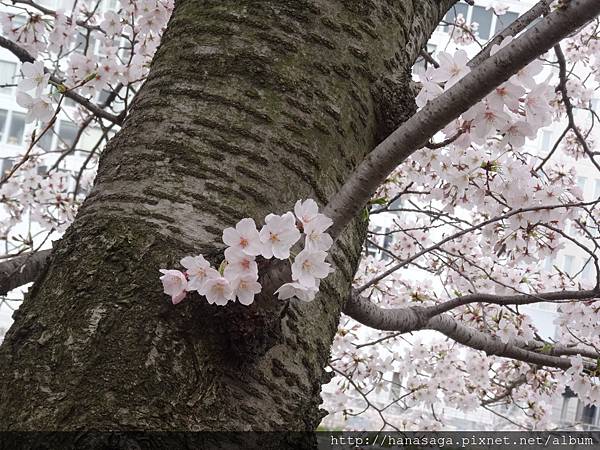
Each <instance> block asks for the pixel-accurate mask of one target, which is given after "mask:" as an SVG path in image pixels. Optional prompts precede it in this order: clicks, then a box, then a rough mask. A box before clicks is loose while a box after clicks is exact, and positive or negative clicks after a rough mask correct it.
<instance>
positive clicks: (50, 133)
mask: <svg viewBox="0 0 600 450" xmlns="http://www.w3.org/2000/svg"><path fill="white" fill-rule="evenodd" d="M53 138H54V129H53V128H50V129H49V130H46V132H45V133H44V134H43V135H42V137H41V138H40V140H39V141H38V143H37V145H38V147H41V148H43V149H44V150H46V151H47V152H48V151H50V150H52V148H53V147H52V141H53V140H54V139H53Z"/></svg>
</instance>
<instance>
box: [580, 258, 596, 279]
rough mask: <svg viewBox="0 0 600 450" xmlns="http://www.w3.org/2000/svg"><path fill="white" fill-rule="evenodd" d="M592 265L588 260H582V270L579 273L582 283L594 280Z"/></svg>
mask: <svg viewBox="0 0 600 450" xmlns="http://www.w3.org/2000/svg"><path fill="white" fill-rule="evenodd" d="M594 272H595V270H594V264H593V263H592V261H591V260H590V259H584V260H583V270H582V272H581V278H582V279H583V280H584V281H591V280H592V279H593V278H594Z"/></svg>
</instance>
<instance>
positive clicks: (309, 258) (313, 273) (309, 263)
mask: <svg viewBox="0 0 600 450" xmlns="http://www.w3.org/2000/svg"><path fill="white" fill-rule="evenodd" d="M332 224H333V222H332V220H331V219H330V218H329V217H327V216H325V215H324V214H321V213H319V207H318V205H317V203H316V202H315V201H314V200H312V199H308V200H305V201H301V200H298V202H296V205H295V207H294V212H293V213H292V212H291V211H288V212H286V213H284V214H282V215H276V214H269V215H267V216H266V217H265V225H263V227H262V228H261V229H260V231H259V230H258V229H257V227H256V223H255V222H254V219H251V218H245V219H242V220H240V221H239V222H238V223H237V224H236V226H235V228H233V227H232V228H226V229H225V230H223V243H224V244H225V245H226V246H227V247H226V249H225V252H224V255H225V259H224V261H223V262H222V263H221V265H220V267H219V269H218V270H217V269H215V268H213V267H211V265H210V263H209V262H208V261H207V260H206V259H205V258H204V256H202V255H198V256H186V257H185V258H183V259H182V260H181V265H182V266H183V267H185V269H186V271H185V272H182V271H179V270H165V269H161V270H160V272H161V273H162V274H163V276H161V277H160V279H161V281H162V284H163V288H164V292H165V294H168V295H170V296H171V301H172V302H173V304H177V303H179V302H181V301H182V300H183V299H184V298H185V297H186V296H187V293H188V292H191V291H196V292H198V294H200V295H202V296H204V297H206V300H207V302H208V303H209V304H216V305H220V306H224V305H226V304H227V303H228V302H229V301H235V300H237V301H239V302H240V303H241V304H242V305H250V304H251V303H253V302H254V297H255V295H256V294H258V293H260V292H261V290H262V286H261V284H260V283H259V282H258V278H259V273H258V272H259V271H258V264H257V261H256V258H257V257H260V258H262V259H263V260H269V259H272V258H275V259H278V260H287V259H291V256H292V251H293V249H292V248H293V246H294V245H295V244H296V243H297V242H298V241H299V240H300V238H301V236H302V234H304V246H303V248H302V250H301V251H299V253H298V254H296V255H295V256H294V260H293V262H292V264H291V271H292V281H291V282H290V283H285V284H283V285H282V286H281V287H279V289H278V290H277V291H276V294H278V298H279V299H281V300H286V299H290V298H292V297H295V298H297V299H299V300H302V301H305V302H310V301H312V300H314V298H315V296H316V294H317V292H318V291H319V285H320V282H321V280H322V279H324V278H325V277H327V276H328V275H329V274H330V273H331V272H333V269H332V267H331V265H330V264H329V263H327V262H326V261H325V260H326V258H327V256H328V253H327V252H328V250H329V249H330V248H331V246H332V245H333V239H332V238H331V236H330V235H329V234H328V233H327V232H326V231H327V229H328V228H329V227H330V226H331V225H332Z"/></svg>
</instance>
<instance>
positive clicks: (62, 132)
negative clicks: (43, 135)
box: [58, 120, 77, 148]
mask: <svg viewBox="0 0 600 450" xmlns="http://www.w3.org/2000/svg"><path fill="white" fill-rule="evenodd" d="M75 136H77V127H76V126H75V124H74V123H72V122H67V121H65V120H61V121H60V128H59V129H58V146H59V147H62V148H69V147H71V145H73V142H74V141H75Z"/></svg>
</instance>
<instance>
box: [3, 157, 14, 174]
mask: <svg viewBox="0 0 600 450" xmlns="http://www.w3.org/2000/svg"><path fill="white" fill-rule="evenodd" d="M14 163H15V161H14V160H13V159H11V158H2V159H0V176H3V175H5V174H6V173H7V172H8V171H9V170H10V169H12V166H13V164H14Z"/></svg>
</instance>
